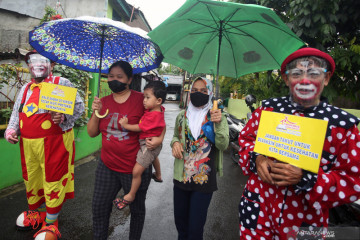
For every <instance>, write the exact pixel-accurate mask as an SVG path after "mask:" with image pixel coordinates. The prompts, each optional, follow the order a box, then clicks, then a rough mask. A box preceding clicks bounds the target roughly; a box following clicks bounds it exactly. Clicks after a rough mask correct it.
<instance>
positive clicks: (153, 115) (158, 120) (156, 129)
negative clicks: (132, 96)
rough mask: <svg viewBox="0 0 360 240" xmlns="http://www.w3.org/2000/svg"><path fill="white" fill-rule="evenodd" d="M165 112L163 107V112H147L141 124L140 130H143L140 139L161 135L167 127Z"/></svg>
mask: <svg viewBox="0 0 360 240" xmlns="http://www.w3.org/2000/svg"><path fill="white" fill-rule="evenodd" d="M164 112H165V108H164V107H163V106H161V112H158V111H152V112H149V110H145V113H144V115H143V116H142V117H141V119H140V122H139V128H140V129H141V132H140V139H145V138H147V137H158V136H160V135H161V133H162V131H163V130H164V127H165V120H164Z"/></svg>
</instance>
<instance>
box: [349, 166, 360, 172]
mask: <svg viewBox="0 0 360 240" xmlns="http://www.w3.org/2000/svg"><path fill="white" fill-rule="evenodd" d="M351 171H352V172H358V171H359V169H358V168H357V167H356V166H352V167H351Z"/></svg>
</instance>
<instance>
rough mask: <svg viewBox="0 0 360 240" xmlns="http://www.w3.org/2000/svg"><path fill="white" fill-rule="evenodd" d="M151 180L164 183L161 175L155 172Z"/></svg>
mask: <svg viewBox="0 0 360 240" xmlns="http://www.w3.org/2000/svg"><path fill="white" fill-rule="evenodd" d="M151 178H152V179H154V181H155V182H163V180H162V178H161V174H158V173H157V172H153V174H152V176H151Z"/></svg>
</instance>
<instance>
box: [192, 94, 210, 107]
mask: <svg viewBox="0 0 360 240" xmlns="http://www.w3.org/2000/svg"><path fill="white" fill-rule="evenodd" d="M190 101H191V103H192V104H193V105H194V106H195V107H201V106H204V105H205V104H207V103H208V102H209V95H207V94H203V93H201V92H195V93H190Z"/></svg>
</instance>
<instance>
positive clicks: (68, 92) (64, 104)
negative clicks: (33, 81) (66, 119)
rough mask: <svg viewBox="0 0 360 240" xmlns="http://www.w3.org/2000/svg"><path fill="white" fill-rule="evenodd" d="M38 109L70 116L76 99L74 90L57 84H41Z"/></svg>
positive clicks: (75, 90)
mask: <svg viewBox="0 0 360 240" xmlns="http://www.w3.org/2000/svg"><path fill="white" fill-rule="evenodd" d="M41 85H42V86H41V91H40V99H39V108H42V109H46V110H49V111H53V112H60V113H65V114H69V115H72V114H73V113H74V105H75V99H76V92H77V89H76V88H72V87H67V86H62V85H58V84H51V83H42V84H41Z"/></svg>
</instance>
